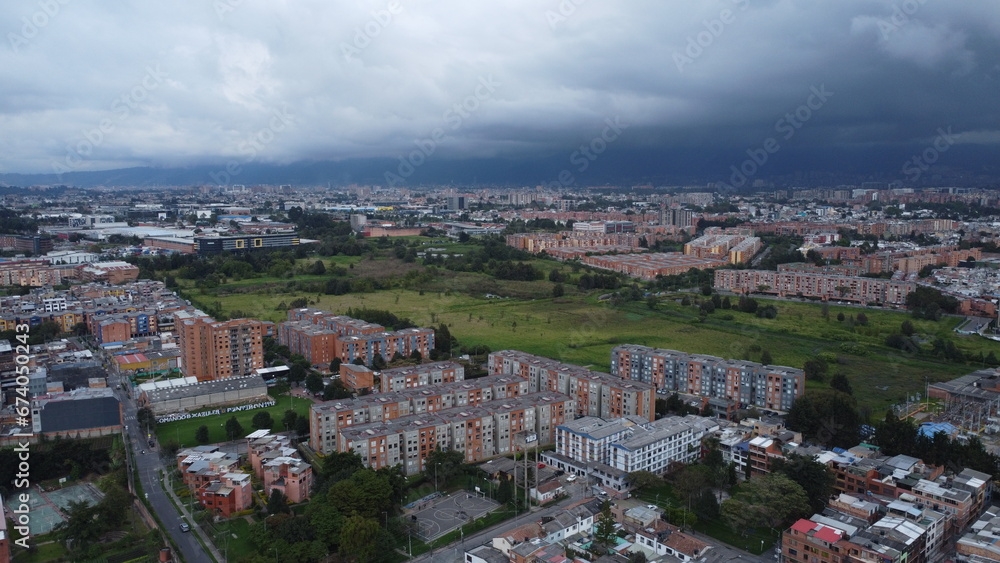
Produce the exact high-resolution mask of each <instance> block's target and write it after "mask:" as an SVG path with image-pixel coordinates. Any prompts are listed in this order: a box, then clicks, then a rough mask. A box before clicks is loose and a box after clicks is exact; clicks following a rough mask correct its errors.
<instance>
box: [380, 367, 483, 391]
mask: <svg viewBox="0 0 1000 563" xmlns="http://www.w3.org/2000/svg"><path fill="white" fill-rule="evenodd" d="M378 376H379V379H380V386H381V391H382V392H383V393H388V392H390V391H403V390H405V389H413V388H416V387H426V386H428V385H440V384H442V383H454V382H456V381H462V380H464V379H465V368H464V367H462V364H457V363H455V362H433V363H429V364H420V365H416V366H404V367H399V368H392V369H385V370H382V371H381V372H379V374H378Z"/></svg>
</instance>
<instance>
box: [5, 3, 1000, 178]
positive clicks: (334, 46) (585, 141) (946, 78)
mask: <svg viewBox="0 0 1000 563" xmlns="http://www.w3.org/2000/svg"><path fill="white" fill-rule="evenodd" d="M178 7H180V9H178ZM0 30H2V31H4V37H5V39H6V41H5V43H6V45H5V47H3V48H0V79H2V81H3V84H4V88H3V90H2V93H0V130H2V131H3V132H4V134H3V135H2V136H0V180H3V181H5V182H7V183H16V182H18V181H23V182H25V183H29V182H44V183H54V182H56V181H59V182H65V183H70V184H72V183H74V182H79V183H81V184H84V185H86V184H93V185H99V184H101V183H105V182H109V181H111V182H114V178H115V175H114V174H110V175H109V174H103V175H99V176H90V177H88V176H85V175H80V173H85V172H93V171H109V170H117V169H127V168H136V167H151V168H152V169H154V170H152V171H150V172H149V174H148V176H149V178H150V179H148V180H147V181H146V182H142V181H135V182H134V183H136V184H142V183H157V182H160V183H171V180H175V181H176V183H204V184H212V183H214V184H219V185H224V184H229V183H255V182H266V181H271V182H281V181H282V180H281V178H280V175H281V171H282V170H285V171H287V172H289V174H290V175H291V176H293V178H292V179H290V180H287V181H292V182H296V181H302V182H307V183H308V182H311V183H317V184H318V183H326V182H327V181H331V182H352V181H360V182H365V183H379V184H383V185H415V184H419V183H431V182H432V183H449V182H462V183H476V182H485V183H494V182H500V183H503V182H510V183H523V184H525V185H550V186H553V187H569V186H586V185H596V184H600V183H603V182H609V181H612V180H614V179H615V178H621V179H622V181H631V182H643V181H648V182H653V183H657V182H670V181H675V182H683V181H694V180H695V179H698V180H701V181H704V182H706V183H708V182H714V183H716V184H717V185H718V186H719V187H720V188H722V189H726V188H733V189H745V188H748V187H750V186H752V185H753V183H754V181H755V180H762V181H771V180H773V179H775V178H790V179H795V178H807V179H808V178H809V177H810V174H814V173H820V172H822V173H823V174H828V175H829V176H823V177H829V178H830V179H831V180H830V181H832V182H836V181H837V178H838V175H840V176H839V177H841V178H859V179H864V178H869V179H875V178H877V179H879V180H885V181H893V180H896V181H900V182H903V183H904V184H907V185H927V184H928V182H929V181H931V180H932V179H933V178H944V179H945V181H948V182H951V183H954V184H961V183H976V182H979V183H983V182H987V183H988V182H995V181H996V179H997V177H998V176H1000V174H998V172H997V170H996V169H995V158H992V157H991V156H990V155H995V154H996V149H997V148H998V147H1000V112H998V111H997V109H996V108H997V106H996V99H997V86H998V84H1000V63H998V62H997V61H1000V33H998V32H1000V6H997V5H996V4H994V3H989V2H986V1H979V2H967V3H947V2H927V1H926V0H905V1H896V2H893V1H888V0H885V1H878V2H863V1H860V0H850V1H842V2H820V3H816V4H812V5H809V7H808V8H807V9H803V7H802V6H799V5H796V4H793V3H790V2H784V1H767V2H763V1H761V2H757V1H754V0H717V1H710V2H700V3H697V4H696V5H690V4H688V3H682V2H677V1H669V2H653V1H638V2H631V3H626V4H620V3H602V2H596V1H585V0H561V1H556V0H551V1H545V2H541V3H538V2H529V1H527V0H515V1H513V2H505V3H503V4H499V5H497V4H494V5H489V6H488V7H487V6H479V5H469V4H468V3H459V2H453V1H444V2H436V3H433V4H431V5H423V4H420V5H412V4H410V3H407V2H403V1H396V0H390V1H372V2H362V3H355V4H350V5H330V4H327V3H322V2H300V3H290V4H273V3H267V4H253V3H249V2H242V1H239V0H217V1H214V2H211V3H196V2H182V3H180V4H176V3H173V4H170V5H156V4H154V5H146V4H135V5H126V6H122V5H103V4H100V5H89V4H78V3H71V2H68V0H53V1H52V2H38V3H27V4H20V5H17V6H12V7H8V9H7V10H5V11H4V12H3V13H2V14H0ZM330 163H333V164H330ZM289 165H292V166H289ZM286 166H287V167H288V168H284V167H286ZM158 169H178V170H177V171H176V172H172V173H171V174H166V173H161V174H159V175H158V174H157V172H156V170H158ZM17 174H26V175H28V176H16V175H17ZM140 174H142V172H141V171H138V172H134V173H132V174H122V175H120V177H128V178H130V179H131V178H133V177H135V176H136V175H140ZM42 175H44V176H42ZM88 178H89V179H88ZM109 178H111V179H110V180H109ZM272 178H273V179H272ZM844 181H846V180H844ZM806 183H808V182H806Z"/></svg>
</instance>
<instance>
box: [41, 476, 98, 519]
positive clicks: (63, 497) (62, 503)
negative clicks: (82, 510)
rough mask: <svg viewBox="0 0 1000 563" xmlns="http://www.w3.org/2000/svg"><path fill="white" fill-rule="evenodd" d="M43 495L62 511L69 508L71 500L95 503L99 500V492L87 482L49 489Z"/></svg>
mask: <svg viewBox="0 0 1000 563" xmlns="http://www.w3.org/2000/svg"><path fill="white" fill-rule="evenodd" d="M45 496H47V497H49V500H51V501H52V502H53V504H55V505H56V506H58V507H59V510H62V511H63V512H65V511H66V509H68V508H69V503H70V502H73V501H76V502H80V501H85V502H86V503H87V504H90V505H95V504H97V503H98V502H99V501H100V500H101V494H100V493H98V492H97V491H96V490H95V489H94V488H93V487H92V486H91V485H89V484H87V483H82V484H79V485H70V486H69V487H64V488H62V489H56V490H54V491H49V492H47V493H45Z"/></svg>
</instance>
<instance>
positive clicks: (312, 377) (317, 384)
mask: <svg viewBox="0 0 1000 563" xmlns="http://www.w3.org/2000/svg"><path fill="white" fill-rule="evenodd" d="M306 389H307V390H309V392H310V393H312V394H314V395H315V394H316V393H320V392H322V391H323V378H322V377H321V376H320V375H319V374H318V373H316V372H314V371H313V372H309V375H307V376H306Z"/></svg>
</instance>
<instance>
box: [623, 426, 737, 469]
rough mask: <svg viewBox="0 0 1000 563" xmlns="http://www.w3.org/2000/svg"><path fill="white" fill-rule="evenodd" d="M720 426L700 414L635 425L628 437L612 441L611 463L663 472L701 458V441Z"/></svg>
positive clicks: (626, 467)
mask: <svg viewBox="0 0 1000 563" xmlns="http://www.w3.org/2000/svg"><path fill="white" fill-rule="evenodd" d="M718 429H719V425H718V423H717V422H715V421H713V420H712V419H709V418H704V417H700V416H687V417H680V416H670V417H665V418H661V419H660V420H656V421H654V422H651V423H650V424H649V425H647V426H641V427H634V428H633V429H632V431H631V432H630V435H629V436H628V437H625V438H623V439H621V440H618V441H617V442H615V443H613V444H611V449H610V454H611V455H610V458H609V460H608V465H610V466H612V467H614V468H615V469H618V470H619V471H624V472H625V473H632V472H633V471H649V472H651V473H656V474H662V473H665V472H667V471H668V470H669V469H671V468H672V467H673V466H675V465H676V464H685V463H694V462H696V461H698V460H699V459H701V442H702V440H703V439H704V438H705V437H706V436H708V435H709V434H710V433H711V432H714V431H715V430H718Z"/></svg>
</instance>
